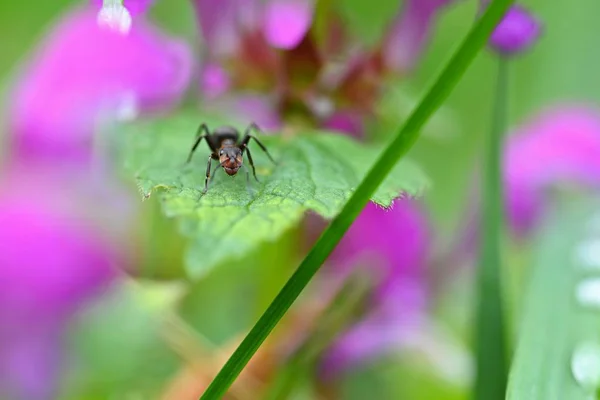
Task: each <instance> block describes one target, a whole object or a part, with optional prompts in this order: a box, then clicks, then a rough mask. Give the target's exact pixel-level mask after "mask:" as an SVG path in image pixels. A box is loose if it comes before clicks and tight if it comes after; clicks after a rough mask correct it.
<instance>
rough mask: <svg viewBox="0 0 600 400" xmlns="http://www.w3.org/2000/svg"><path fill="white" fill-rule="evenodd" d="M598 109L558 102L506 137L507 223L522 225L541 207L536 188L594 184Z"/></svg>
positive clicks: (599, 174)
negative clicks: (558, 104) (569, 184)
mask: <svg viewBox="0 0 600 400" xmlns="http://www.w3.org/2000/svg"><path fill="white" fill-rule="evenodd" d="M599 154H600V110H597V109H594V108H591V107H584V106H559V107H555V108H552V109H549V110H546V111H544V112H542V113H541V114H540V115H539V116H537V117H536V118H534V119H533V121H530V122H528V123H526V124H525V125H524V126H523V127H521V128H519V129H518V131H517V132H516V133H515V134H514V135H513V136H511V137H510V138H509V139H508V141H507V145H506V151H505V154H504V164H505V167H504V179H505V181H506V185H507V207H508V213H509V216H510V220H511V223H512V224H513V227H516V228H519V229H527V228H528V227H531V226H532V224H533V223H534V222H535V220H536V217H537V216H538V215H539V212H540V208H541V207H542V206H543V202H542V200H543V199H542V197H541V195H542V191H543V190H544V189H545V188H548V187H550V186H556V185H560V184H562V183H575V184H580V185H586V186H595V187H599V186H600V157H599V156H598V155H599Z"/></svg>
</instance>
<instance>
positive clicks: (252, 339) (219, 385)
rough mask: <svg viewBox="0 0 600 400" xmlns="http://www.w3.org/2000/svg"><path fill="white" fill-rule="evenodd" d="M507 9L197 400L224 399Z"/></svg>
mask: <svg viewBox="0 0 600 400" xmlns="http://www.w3.org/2000/svg"><path fill="white" fill-rule="evenodd" d="M511 4H512V1H511V0H493V1H492V2H491V3H490V5H489V7H488V9H487V10H486V11H485V13H484V14H483V15H482V17H481V18H480V19H479V21H478V22H477V23H476V24H475V26H474V27H473V28H472V29H471V31H470V32H469V34H468V35H467V37H466V38H465V40H464V42H463V43H462V45H461V46H460V47H459V48H458V50H457V51H456V52H455V53H454V55H453V56H452V58H451V59H450V61H449V62H448V64H447V65H446V67H445V68H444V69H443V71H442V72H441V73H440V75H439V76H438V77H437V79H436V80H435V82H434V83H433V85H432V86H431V88H430V89H429V90H428V91H427V93H426V94H425V96H424V97H423V99H422V100H421V101H420V102H419V104H418V105H417V107H416V108H415V110H414V111H413V112H412V114H411V115H410V116H409V117H408V119H407V120H406V122H405V123H404V125H402V127H400V129H399V130H398V133H397V134H396V137H395V138H394V139H393V140H392V141H391V142H390V143H389V144H388V146H387V147H386V148H385V150H384V151H383V152H382V153H381V154H380V155H379V157H378V159H377V162H376V163H375V165H373V167H372V168H371V169H370V170H369V173H368V174H367V175H366V176H365V178H364V179H363V180H362V181H361V182H360V184H359V186H358V187H357V188H356V190H355V192H354V194H353V195H352V197H350V199H349V200H348V202H347V203H346V204H345V205H344V208H343V209H342V211H341V212H340V214H339V215H337V216H336V217H335V218H334V219H333V221H332V222H331V224H330V225H329V227H328V228H327V229H326V230H325V232H323V234H322V235H321V237H320V238H319V240H318V242H317V243H316V244H315V246H314V247H313V248H312V249H311V251H310V252H309V253H308V255H307V256H306V258H305V259H304V260H303V261H302V263H301V264H300V266H299V267H298V269H297V270H296V272H294V274H293V275H292V277H291V278H290V279H289V280H288V281H287V283H286V284H285V286H284V287H283V288H282V289H281V291H280V292H279V294H278V295H277V296H276V297H275V299H274V300H273V302H272V303H271V305H269V307H268V308H267V310H266V311H265V313H264V314H263V315H262V316H261V317H260V319H259V320H258V322H257V323H256V324H255V325H254V327H253V328H252V329H251V330H250V332H249V333H248V335H247V336H246V337H245V338H244V340H243V341H242V343H241V344H240V345H239V346H238V348H237V349H236V350H235V351H234V353H233V354H232V356H231V357H230V358H229V360H227V363H226V364H225V366H223V368H222V369H221V371H219V373H218V374H217V376H216V377H215V379H214V380H213V381H212V382H211V384H210V385H209V387H208V388H207V389H206V391H205V392H204V394H203V395H202V399H218V398H220V397H222V396H223V395H224V394H225V392H226V391H227V389H228V388H229V386H231V384H232V383H233V381H234V380H235V378H236V377H237V376H238V375H239V374H240V372H241V371H242V369H243V368H244V366H245V365H246V364H247V363H248V361H250V358H252V356H253V355H254V353H255V352H256V350H258V348H259V347H260V345H261V344H262V343H263V341H264V340H265V339H266V338H267V336H269V334H270V333H271V331H272V330H273V328H275V326H276V325H277V323H278V322H279V321H280V320H281V318H282V317H283V316H284V315H285V313H286V312H287V310H288V309H289V308H290V307H291V305H292V304H293V302H294V301H295V300H296V299H297V298H298V296H299V295H300V293H301V292H302V290H304V288H305V287H306V286H307V285H308V283H309V282H310V280H311V279H312V278H313V276H314V275H315V274H316V273H317V271H318V270H319V268H320V267H321V265H322V264H323V262H325V260H326V259H327V257H329V255H330V254H331V252H332V251H333V249H334V248H335V246H336V245H337V244H338V243H339V241H340V240H341V239H342V237H343V236H344V234H345V233H346V231H347V230H348V228H350V225H351V224H352V222H353V221H354V220H355V219H356V217H357V216H358V214H359V213H360V212H361V210H362V209H363V208H364V206H365V205H366V204H367V202H368V201H369V198H370V197H371V196H372V195H373V194H374V193H375V192H376V191H377V189H378V188H379V186H380V185H381V184H382V183H383V181H384V180H385V179H386V177H388V175H389V174H390V173H391V172H392V170H393V169H394V167H395V165H396V163H397V162H398V161H399V160H400V159H401V158H402V157H403V156H404V155H406V153H407V152H408V151H409V150H410V148H411V147H412V146H413V145H414V143H415V142H416V141H417V139H418V138H419V133H420V130H421V128H422V127H423V125H424V124H425V123H426V122H427V120H428V119H429V118H430V117H431V115H432V114H433V113H434V112H435V111H436V110H437V109H438V108H439V107H440V106H441V105H442V103H443V102H444V100H445V99H446V98H447V97H448V95H449V94H450V92H451V91H452V89H453V88H454V87H455V86H456V84H457V83H458V81H459V80H460V78H461V77H462V76H463V74H464V73H465V72H466V70H467V68H468V66H469V65H470V64H471V62H472V61H473V59H474V58H475V56H476V55H477V53H478V52H479V50H480V49H481V48H482V47H483V46H484V45H485V43H486V42H487V39H488V37H489V35H490V34H491V33H492V31H493V29H494V27H495V26H496V24H497V23H498V22H499V21H500V19H501V18H502V16H503V15H504V14H505V12H506V10H508V8H509V7H510V5H511Z"/></svg>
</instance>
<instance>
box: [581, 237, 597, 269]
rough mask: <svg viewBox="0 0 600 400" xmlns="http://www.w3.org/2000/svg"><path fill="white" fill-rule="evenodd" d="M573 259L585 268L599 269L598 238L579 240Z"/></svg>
mask: <svg viewBox="0 0 600 400" xmlns="http://www.w3.org/2000/svg"><path fill="white" fill-rule="evenodd" d="M575 261H576V262H577V264H579V265H580V266H581V267H583V268H585V269H597V270H600V238H599V239H589V240H586V241H584V242H581V243H580V244H579V245H578V246H577V248H576V249H575Z"/></svg>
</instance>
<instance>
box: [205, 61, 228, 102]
mask: <svg viewBox="0 0 600 400" xmlns="http://www.w3.org/2000/svg"><path fill="white" fill-rule="evenodd" d="M230 86H231V80H230V78H229V75H228V74H227V71H225V69H224V68H223V67H221V66H220V65H219V64H217V63H207V64H206V65H204V68H203V70H202V76H201V80H200V92H201V93H202V95H203V96H204V97H205V98H206V99H207V100H212V99H215V98H217V97H219V96H222V95H223V94H225V93H226V92H227V91H228V90H229V88H230Z"/></svg>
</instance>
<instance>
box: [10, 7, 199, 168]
mask: <svg viewBox="0 0 600 400" xmlns="http://www.w3.org/2000/svg"><path fill="white" fill-rule="evenodd" d="M96 15H97V12H96V11H95V10H93V9H86V10H79V11H75V12H72V13H70V14H68V15H67V16H66V17H65V18H64V19H63V20H62V21H61V22H60V23H59V24H58V25H57V26H56V27H55V28H54V29H53V31H52V32H51V33H50V35H49V36H48V37H47V39H46V40H45V42H44V43H43V44H42V45H41V46H40V48H39V50H38V51H37V52H36V54H35V55H34V57H33V59H32V60H31V62H30V64H29V65H28V66H27V67H26V70H25V72H24V74H23V76H22V77H21V79H20V82H19V83H18V84H17V87H16V88H15V93H14V95H13V99H14V102H13V105H12V109H11V112H10V131H11V134H12V142H13V143H12V144H13V146H14V149H15V152H16V156H17V158H34V159H42V160H44V159H45V160H52V162H65V161H82V160H87V159H88V158H89V153H90V150H91V146H90V143H91V139H92V134H93V132H94V127H95V125H96V124H97V122H98V121H99V120H101V119H102V118H103V117H104V118H108V119H114V118H117V117H118V116H119V114H120V113H121V114H122V111H123V110H124V109H127V110H128V111H127V112H128V113H129V114H132V113H133V114H135V113H136V111H155V110H162V109H164V108H167V107H170V106H172V105H174V104H175V103H176V102H177V101H178V99H179V98H180V96H181V95H182V93H183V92H184V90H185V89H186V87H187V84H188V82H189V78H190V73H191V68H190V64H191V54H190V52H189V50H188V48H187V47H186V46H185V45H184V44H183V43H182V42H179V41H176V40H173V39H170V38H167V37H165V36H164V35H163V34H161V33H160V32H158V31H157V30H156V29H155V28H153V27H152V26H150V25H149V24H148V23H146V22H145V21H143V20H137V21H136V23H135V24H134V25H133V27H132V28H131V31H130V32H129V34H127V35H123V34H120V33H119V32H115V31H113V30H110V29H103V28H101V27H99V26H98V23H97V21H96Z"/></svg>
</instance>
